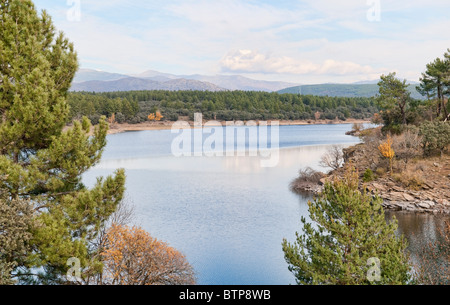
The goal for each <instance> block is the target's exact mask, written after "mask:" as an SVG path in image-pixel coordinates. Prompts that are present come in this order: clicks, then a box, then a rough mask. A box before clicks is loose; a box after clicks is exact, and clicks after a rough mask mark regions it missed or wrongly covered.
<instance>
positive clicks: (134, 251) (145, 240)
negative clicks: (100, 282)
mask: <svg viewBox="0 0 450 305" xmlns="http://www.w3.org/2000/svg"><path fill="white" fill-rule="evenodd" d="M106 240H107V242H106V246H105V248H104V250H103V252H102V253H101V256H102V259H103V265H104V267H103V278H104V279H105V281H106V282H107V283H109V284H112V285H184V284H188V285H191V284H195V277H194V272H193V269H192V267H191V266H190V265H189V264H188V262H187V261H186V258H185V257H184V255H183V254H181V253H180V252H178V251H177V250H175V249H174V248H172V247H169V246H168V245H167V244H166V243H164V242H161V241H159V240H157V239H155V238H153V237H152V236H150V234H149V233H147V232H146V231H144V230H143V229H141V228H137V227H132V228H129V227H127V226H119V225H113V226H112V227H111V228H110V229H109V230H108V232H107V235H106Z"/></svg>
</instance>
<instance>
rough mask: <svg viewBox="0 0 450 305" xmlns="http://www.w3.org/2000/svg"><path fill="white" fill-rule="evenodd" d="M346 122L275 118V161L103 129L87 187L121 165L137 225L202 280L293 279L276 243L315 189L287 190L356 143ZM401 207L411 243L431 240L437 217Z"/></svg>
mask: <svg viewBox="0 0 450 305" xmlns="http://www.w3.org/2000/svg"><path fill="white" fill-rule="evenodd" d="M243 128H244V127H243ZM350 129H351V124H340V125H305V126H280V127H279V143H278V144H279V148H280V149H279V161H278V163H277V165H276V166H273V167H262V166H261V158H263V157H262V156H237V155H235V156H222V157H217V156H214V157H207V156H190V157H176V156H174V155H173V154H172V151H171V146H172V143H173V141H174V139H175V138H176V137H177V134H175V133H172V132H171V130H155V131H139V132H126V133H121V134H115V135H109V136H108V138H107V141H108V144H107V147H106V149H105V152H104V154H103V158H102V161H101V162H100V163H99V164H98V165H97V166H95V167H94V168H92V169H91V170H90V171H89V172H87V173H86V174H85V175H84V177H83V179H84V182H85V184H86V185H87V186H92V185H93V184H94V183H95V181H96V178H97V177H100V176H107V175H111V174H112V173H113V172H114V171H115V170H116V169H118V168H124V169H125V170H126V175H127V182H126V189H127V191H126V195H125V201H126V202H127V203H128V204H130V205H132V206H133V207H134V211H135V215H136V217H135V221H134V224H136V225H138V226H141V227H142V228H143V229H145V230H146V231H148V232H149V233H150V234H151V235H152V236H153V237H155V238H157V239H159V240H162V241H164V242H167V243H168V244H169V245H170V246H172V247H174V248H176V249H177V250H179V251H181V252H182V253H183V254H184V255H185V256H186V258H187V260H188V261H189V263H190V264H191V265H192V266H193V267H194V269H195V271H196V273H197V279H198V284H202V285H288V284H295V278H294V276H293V275H292V274H291V273H290V272H289V270H288V265H287V263H286V262H285V260H284V254H283V251H282V248H281V243H282V240H283V238H286V239H287V240H288V241H290V242H293V241H294V240H295V232H299V233H300V232H302V231H301V222H300V218H301V217H302V216H304V217H306V219H309V217H308V205H307V202H308V200H311V199H312V198H308V197H303V196H300V195H297V194H295V193H292V192H291V191H290V190H289V184H290V182H291V181H292V180H293V179H294V178H296V177H297V174H298V171H299V170H300V169H301V168H304V167H308V166H309V167H311V168H314V169H316V170H322V171H325V170H326V169H323V168H320V167H319V165H318V164H319V161H320V158H321V156H322V155H323V154H324V153H325V152H326V151H327V149H328V148H329V146H330V145H332V144H342V145H344V146H350V145H353V144H356V143H358V142H359V139H358V138H355V137H351V136H347V135H345V133H346V132H347V131H349V130H350ZM236 141H238V140H236ZM391 216H395V213H394V215H392V213H390V215H389V217H391ZM399 216H400V217H401V218H400V219H399V220H400V221H399V225H400V228H399V231H400V232H401V233H403V234H405V236H407V237H408V236H409V237H411V236H413V237H416V239H414V241H415V245H416V244H417V238H418V237H422V236H429V237H427V238H431V239H432V238H433V236H434V235H433V232H434V230H436V227H437V226H439V221H438V220H437V219H436V217H434V216H429V215H428V216H425V215H415V214H412V215H409V216H408V215H399ZM411 238H412V237H411ZM416 246H417V245H416Z"/></svg>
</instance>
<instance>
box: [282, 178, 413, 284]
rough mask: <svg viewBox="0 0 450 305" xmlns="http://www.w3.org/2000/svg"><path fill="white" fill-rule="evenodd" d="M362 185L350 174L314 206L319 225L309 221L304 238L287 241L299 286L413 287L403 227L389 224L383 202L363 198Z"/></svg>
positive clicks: (311, 206)
mask: <svg viewBox="0 0 450 305" xmlns="http://www.w3.org/2000/svg"><path fill="white" fill-rule="evenodd" d="M358 184H359V179H358V175H357V173H355V171H354V170H347V173H346V176H345V177H344V178H343V179H342V180H335V181H333V182H331V183H327V184H326V185H325V189H324V191H323V193H322V194H321V195H320V196H319V197H318V198H316V199H315V200H314V201H313V202H309V212H310V217H311V220H312V221H314V222H315V225H313V224H311V223H307V222H306V219H305V218H304V217H303V218H302V223H303V232H304V235H300V234H299V233H296V235H297V240H296V242H295V243H294V244H291V243H288V242H287V241H286V240H284V241H283V251H284V254H285V259H286V261H287V262H288V264H289V270H290V271H291V272H293V273H294V275H295V277H296V279H297V283H298V284H308V285H311V284H312V285H360V284H406V283H408V282H409V281H410V277H409V275H408V272H409V269H410V267H409V264H408V258H407V256H406V254H405V249H406V243H405V241H404V239H403V238H399V237H397V236H396V229H397V223H396V222H392V223H387V222H386V220H385V215H384V211H383V209H382V206H381V202H380V201H381V200H380V199H379V198H372V196H370V195H369V194H365V193H364V194H363V193H361V192H360V191H359V190H358ZM376 263H379V265H378V266H377V264H376ZM378 272H379V273H378ZM378 276H379V278H377V277H378Z"/></svg>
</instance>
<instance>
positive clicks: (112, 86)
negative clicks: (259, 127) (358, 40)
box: [71, 69, 423, 99]
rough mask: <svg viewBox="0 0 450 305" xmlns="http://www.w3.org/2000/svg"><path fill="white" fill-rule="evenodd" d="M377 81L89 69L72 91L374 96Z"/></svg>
mask: <svg viewBox="0 0 450 305" xmlns="http://www.w3.org/2000/svg"><path fill="white" fill-rule="evenodd" d="M378 82H379V80H372V81H361V82H356V83H351V84H333V83H327V84H318V85H299V84H294V83H288V82H279V81H263V80H255V79H250V78H247V77H244V76H240V75H215V76H207V75H199V74H194V75H175V74H170V73H162V72H158V71H154V70H148V71H145V72H143V73H140V74H133V75H126V74H119V73H110V72H104V71H98V70H92V69H80V70H79V71H78V72H77V74H76V76H75V79H74V81H73V83H72V87H71V91H87V92H112V91H134V90H169V91H178V90H196V91H225V90H231V91H234V90H242V91H264V92H278V93H281V94H282V93H293V94H304V95H318V96H326V95H328V96H339V97H373V96H375V95H377V94H378V85H377V84H378ZM417 84H418V83H416V82H409V91H410V92H411V96H412V97H413V98H416V99H423V96H421V95H420V94H419V92H417V90H416V85H417Z"/></svg>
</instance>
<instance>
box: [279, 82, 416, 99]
mask: <svg viewBox="0 0 450 305" xmlns="http://www.w3.org/2000/svg"><path fill="white" fill-rule="evenodd" d="M409 91H410V92H411V97H413V98H415V99H424V97H423V96H422V95H421V94H420V93H419V92H417V90H416V85H413V84H411V85H409ZM278 93H281V94H283V93H293V94H302V95H316V96H335V97H374V96H376V95H377V94H378V85H377V84H373V83H372V84H321V85H303V86H295V87H290V88H286V89H283V90H279V91H278Z"/></svg>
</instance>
